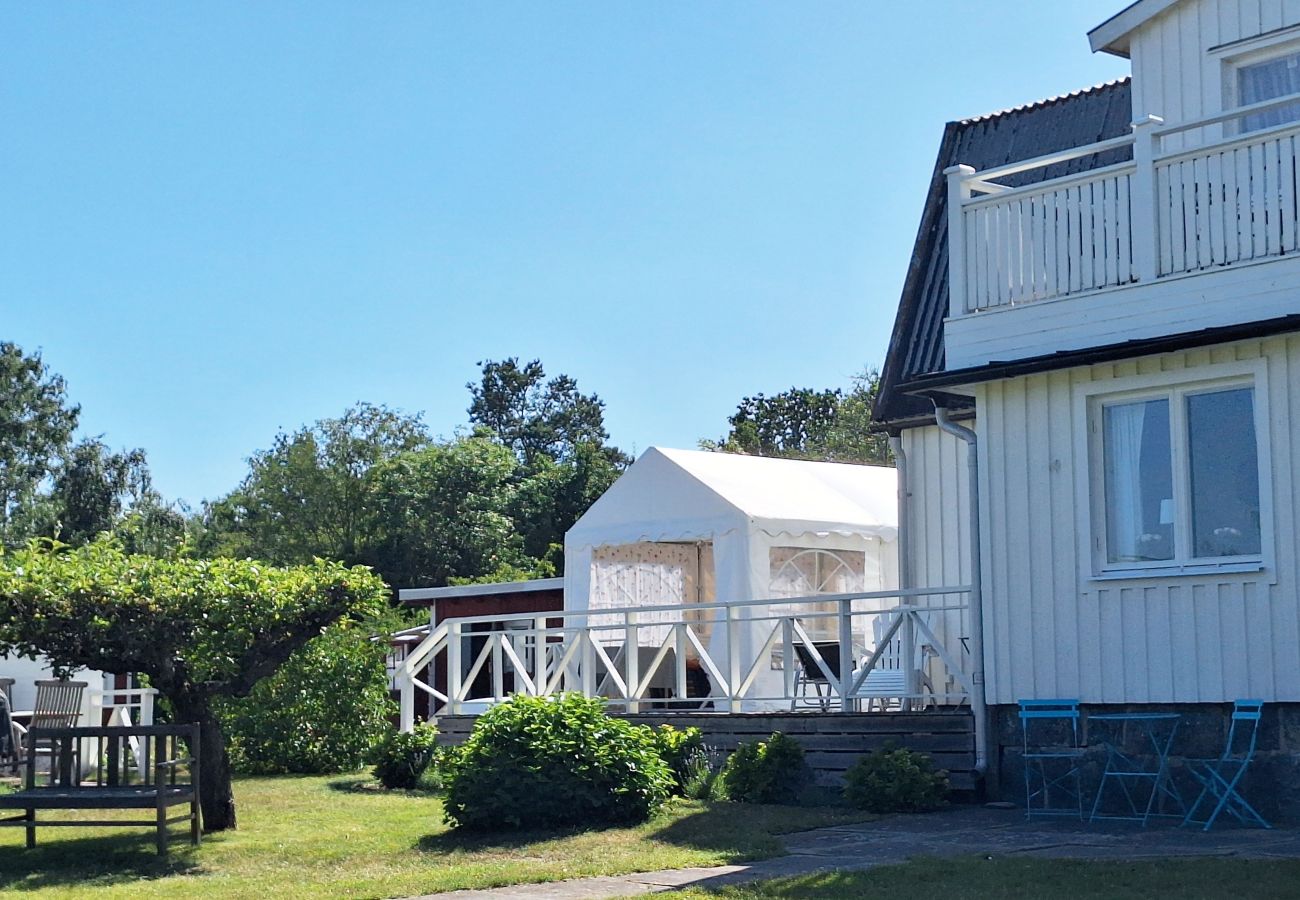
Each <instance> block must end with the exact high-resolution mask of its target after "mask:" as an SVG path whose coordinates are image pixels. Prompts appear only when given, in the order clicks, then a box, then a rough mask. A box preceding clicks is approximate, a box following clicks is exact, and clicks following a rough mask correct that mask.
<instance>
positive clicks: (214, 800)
mask: <svg viewBox="0 0 1300 900" xmlns="http://www.w3.org/2000/svg"><path fill="white" fill-rule="evenodd" d="M171 701H172V706H173V708H174V709H175V711H176V721H177V722H178V723H180V724H186V725H188V724H191V723H194V722H197V723H198V724H199V727H200V729H201V733H200V735H199V748H200V760H199V806H200V808H201V809H202V810H203V833H204V834H211V833H213V832H214V831H225V830H226V829H231V830H233V829H234V828H235V793H234V791H233V789H232V788H231V785H230V757H229V756H228V755H227V753H226V736H225V735H224V734H223V733H222V731H221V722H220V721H218V720H217V717H216V715H215V714H214V713H213V711H212V703H211V701H210V700H209V698H208V697H207V696H206V695H197V696H196V695H194V694H189V693H186V694H181V695H179V696H173V697H171Z"/></svg>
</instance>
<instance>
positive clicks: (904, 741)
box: [438, 708, 977, 791]
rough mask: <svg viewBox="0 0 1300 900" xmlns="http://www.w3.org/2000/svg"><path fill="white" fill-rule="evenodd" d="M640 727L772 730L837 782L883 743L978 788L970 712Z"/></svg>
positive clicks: (642, 716) (463, 731) (710, 719)
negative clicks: (793, 743) (787, 737)
mask: <svg viewBox="0 0 1300 900" xmlns="http://www.w3.org/2000/svg"><path fill="white" fill-rule="evenodd" d="M624 718H627V719H630V720H632V721H634V722H637V723H638V724H643V725H650V726H656V725H660V724H663V723H667V724H669V725H673V726H675V727H678V728H686V727H689V726H692V725H693V726H695V727H696V728H699V729H700V731H702V732H704V735H705V741H706V742H707V743H708V744H710V745H711V746H714V747H718V748H719V749H722V750H734V749H735V748H736V745H737V744H739V743H741V742H745V741H757V740H762V739H764V738H766V737H768V736H769V735H771V734H772V732H774V731H780V732H782V733H784V734H788V735H790V736H792V737H794V738H797V739H798V741H799V743H801V744H803V746H804V749H805V750H807V752H808V757H807V758H808V762H809V764H810V765H811V766H812V767H813V770H814V771H815V772H816V773H817V775H818V779H819V780H820V781H824V782H827V783H838V782H839V781H841V780H842V779H843V776H844V771H845V770H846V769H848V767H849V766H850V765H852V764H853V762H854V761H855V760H856V759H857V758H858V757H859V756H861V755H863V754H864V753H870V752H871V751H873V750H879V749H881V748H882V747H885V746H887V745H891V744H892V745H894V746H897V747H906V748H907V749H909V750H915V751H917V752H920V753H925V754H927V755H928V756H930V757H931V758H932V759H933V760H934V762H935V765H936V766H938V767H939V768H942V769H947V770H948V778H949V780H950V781H951V783H952V787H953V789H954V790H957V791H972V790H975V789H976V787H977V784H976V780H975V777H974V776H973V774H972V769H973V768H974V765H975V720H974V718H973V717H972V715H971V713H970V710H968V709H964V708H963V709H939V710H927V711H925V712H914V713H820V712H795V713H779V712H776V713H653V712H651V713H638V714H636V715H629V716H624ZM473 726H474V716H439V717H438V729H439V731H441V732H442V734H443V735H444V737H445V739H446V740H447V741H448V743H452V744H459V743H461V742H462V741H464V740H465V738H466V737H467V736H468V734H469V731H470V729H471V728H472V727H473Z"/></svg>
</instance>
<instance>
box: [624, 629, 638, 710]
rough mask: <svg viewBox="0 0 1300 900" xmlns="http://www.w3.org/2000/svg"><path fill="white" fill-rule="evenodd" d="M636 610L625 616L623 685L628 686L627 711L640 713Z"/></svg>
mask: <svg viewBox="0 0 1300 900" xmlns="http://www.w3.org/2000/svg"><path fill="white" fill-rule="evenodd" d="M636 623H637V615H636V610H629V611H628V612H626V613H624V615H623V660H624V668H625V669H626V671H625V673H624V675H625V678H624V681H623V683H624V684H626V685H627V711H628V712H630V713H635V712H640V711H641V704H640V703H639V702H637V696H638V695H639V694H640V692H641V638H640V635H639V634H638V633H637V627H636Z"/></svg>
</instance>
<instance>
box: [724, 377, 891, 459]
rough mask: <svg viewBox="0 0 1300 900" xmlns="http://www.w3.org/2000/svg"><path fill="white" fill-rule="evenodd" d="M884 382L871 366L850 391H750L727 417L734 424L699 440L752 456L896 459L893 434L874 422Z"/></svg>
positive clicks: (855, 380)
mask: <svg viewBox="0 0 1300 900" xmlns="http://www.w3.org/2000/svg"><path fill="white" fill-rule="evenodd" d="M879 384H880V375H879V373H878V372H876V371H875V370H874V369H868V370H866V371H864V372H862V373H861V374H860V375H857V376H855V377H854V379H853V384H852V386H851V387H850V389H849V390H848V392H847V393H846V392H844V391H843V390H841V389H839V388H833V389H826V390H821V391H816V390H812V389H811V388H790V389H789V390H788V391H782V392H781V393H779V394H774V395H773V396H771V397H768V396H766V395H764V394H755V395H754V396H752V397H745V398H744V399H742V400H741V401H740V405H739V406H738V407H737V409H736V412H735V414H734V415H732V416H731V417H730V418H729V419H728V420H727V421H728V422H729V423H730V424H731V430H730V431H728V432H727V434H726V435H724V436H723V437H722V438H720V439H719V440H716V441H709V440H705V441H701V442H700V445H701V446H702V447H704V448H705V449H710V450H724V451H728V452H731V453H747V454H750V455H752V456H776V457H783V458H787V459H812V460H822V461H827V462H852V463H872V464H876V465H892V464H893V458H892V456H891V455H890V452H889V440H888V438H887V437H886V436H885V435H882V434H876V433H873V432H872V431H871V427H870V426H871V404H872V401H873V400H874V399H875V395H876V392H877V390H878V389H879Z"/></svg>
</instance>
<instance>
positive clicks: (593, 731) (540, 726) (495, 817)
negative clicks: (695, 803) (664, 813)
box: [446, 694, 673, 829]
mask: <svg viewBox="0 0 1300 900" xmlns="http://www.w3.org/2000/svg"><path fill="white" fill-rule="evenodd" d="M672 785H673V776H672V773H671V772H670V771H669V770H668V766H667V765H665V763H664V761H663V759H661V758H660V756H659V750H658V747H657V746H656V741H655V736H654V734H653V733H652V731H651V730H650V729H649V728H646V727H645V726H639V725H632V724H631V723H629V722H626V721H624V720H622V719H615V718H611V717H610V716H607V715H605V709H604V703H603V701H601V700H599V699H588V698H585V697H582V696H580V695H577V694H566V695H564V696H562V697H560V698H544V697H525V696H515V697H512V698H511V699H510V700H508V701H506V702H505V703H500V704H498V705H496V706H494V707H492V708H491V709H490V710H488V711H487V712H486V713H484V714H483V715H481V716H479V718H478V721H477V722H475V724H474V730H473V731H472V732H471V733H470V736H469V740H467V741H466V742H465V745H464V747H463V748H462V750H461V752H460V755H459V758H458V759H457V761H456V764H455V767H454V770H453V772H452V774H451V778H450V780H449V782H448V784H447V799H446V817H447V821H448V822H449V823H450V824H452V825H455V826H457V827H462V828H469V829H501V828H545V827H554V826H565V825H587V824H607V823H616V822H639V821H643V820H645V819H647V818H649V816H650V815H651V814H652V813H654V812H655V811H656V810H657V809H658V808H659V807H660V806H661V805H662V804H663V802H664V800H666V799H667V797H668V794H669V791H670V790H671V788H672Z"/></svg>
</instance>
